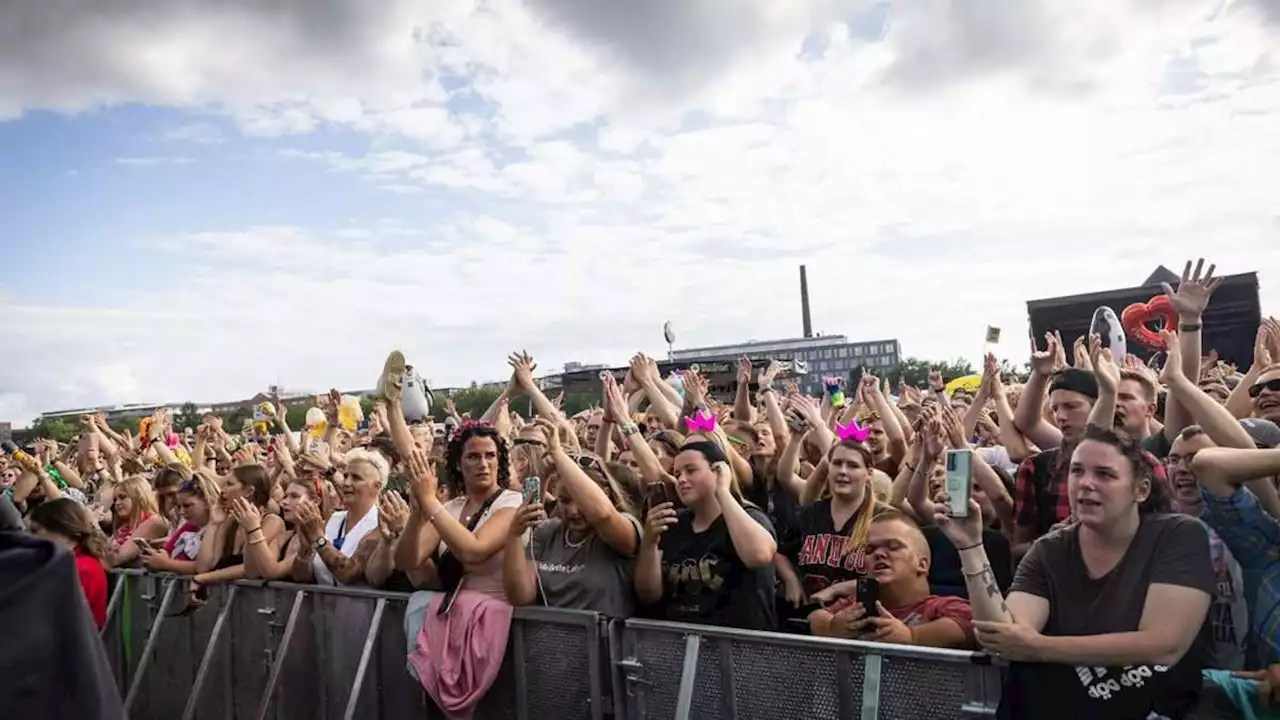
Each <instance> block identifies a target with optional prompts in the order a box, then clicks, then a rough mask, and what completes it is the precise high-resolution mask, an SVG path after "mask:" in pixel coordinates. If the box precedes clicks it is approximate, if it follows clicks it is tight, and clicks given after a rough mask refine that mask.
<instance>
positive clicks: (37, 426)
mask: <svg viewBox="0 0 1280 720" xmlns="http://www.w3.org/2000/svg"><path fill="white" fill-rule="evenodd" d="M79 434H80V424H79V423H77V422H75V421H74V420H68V419H65V418H41V419H39V420H37V421H35V422H34V423H32V424H31V428H30V429H29V430H28V433H27V437H28V439H31V440H34V439H35V438H47V439H51V440H57V441H58V442H70V441H71V438H73V437H75V436H77V435H79Z"/></svg>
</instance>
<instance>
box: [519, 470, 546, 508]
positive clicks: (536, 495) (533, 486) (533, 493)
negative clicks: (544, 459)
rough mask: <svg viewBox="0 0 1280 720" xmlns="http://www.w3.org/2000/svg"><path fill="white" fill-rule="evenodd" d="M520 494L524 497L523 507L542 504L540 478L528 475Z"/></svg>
mask: <svg viewBox="0 0 1280 720" xmlns="http://www.w3.org/2000/svg"><path fill="white" fill-rule="evenodd" d="M521 494H522V495H524V504H525V505H531V504H533V503H535V502H542V478H540V477H538V476H537V475H530V476H529V477H527V478H525V479H524V485H523V486H522V487H521Z"/></svg>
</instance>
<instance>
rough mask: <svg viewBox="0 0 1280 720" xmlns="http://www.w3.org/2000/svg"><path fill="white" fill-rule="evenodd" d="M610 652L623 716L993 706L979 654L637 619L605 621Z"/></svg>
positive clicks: (866, 714)
mask: <svg viewBox="0 0 1280 720" xmlns="http://www.w3.org/2000/svg"><path fill="white" fill-rule="evenodd" d="M610 645H611V649H612V650H613V653H614V657H615V658H620V659H619V661H618V662H617V666H618V671H617V673H618V676H619V679H620V682H621V683H622V687H623V688H624V689H625V695H626V698H627V704H628V706H629V707H628V709H627V717H629V718H677V719H678V720H685V719H686V718H698V720H734V719H735V718H748V717H749V718H806V719H808V718H813V719H814V720H825V719H827V718H830V719H831V720H839V719H840V718H854V717H862V718H877V717H883V718H920V717H928V718H938V719H940V720H941V719H946V718H965V717H981V716H988V715H994V714H995V711H996V708H997V707H998V706H999V704H1000V671H999V669H998V668H996V667H995V666H993V665H992V664H991V662H990V658H988V657H987V656H986V655H982V654H980V653H971V652H960V651H955V650H940V649H935V648H916V647H904V646H886V645H877V644H874V643H865V642H857V641H850V640H836V639H832V638H817V637H807V636H803V635H782V634H778V633H767V632H758V631H751V630H737V629H732V628H719V627H708V626H703V625H682V624H677V623H666V622H654V621H647V620H628V621H626V622H625V623H615V624H614V626H613V627H612V628H611V635H610ZM923 688H928V692H921V689H923Z"/></svg>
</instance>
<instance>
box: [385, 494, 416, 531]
mask: <svg viewBox="0 0 1280 720" xmlns="http://www.w3.org/2000/svg"><path fill="white" fill-rule="evenodd" d="M408 520H409V503H407V502H405V499H404V498H402V497H400V493H398V492H386V493H383V494H382V497H381V499H379V500H378V532H379V533H381V534H382V537H383V538H385V539H387V540H393V539H395V538H397V537H399V536H400V533H402V532H404V526H405V524H406V523H407V522H408Z"/></svg>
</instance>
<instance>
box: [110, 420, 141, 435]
mask: <svg viewBox="0 0 1280 720" xmlns="http://www.w3.org/2000/svg"><path fill="white" fill-rule="evenodd" d="M141 423H142V418H140V417H122V418H117V419H115V420H108V421H107V425H108V426H109V427H110V428H111V429H112V430H115V431H116V432H118V433H123V432H124V431H125V430H128V431H129V434H130V435H134V436H136V435H137V434H138V425H140V424H141Z"/></svg>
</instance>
